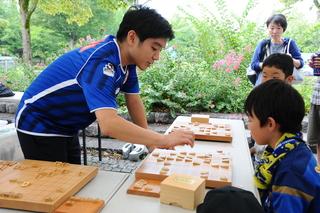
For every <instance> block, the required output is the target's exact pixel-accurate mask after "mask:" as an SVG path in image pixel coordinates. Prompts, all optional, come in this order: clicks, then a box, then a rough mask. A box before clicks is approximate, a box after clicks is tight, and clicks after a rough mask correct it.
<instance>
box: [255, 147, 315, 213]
mask: <svg viewBox="0 0 320 213" xmlns="http://www.w3.org/2000/svg"><path fill="white" fill-rule="evenodd" d="M265 195H266V196H263V197H262V198H261V203H264V204H265V205H264V206H265V207H267V208H266V212H270V213H271V212H278V213H282V212H290V213H295V212H297V213H298V212H299V213H302V212H304V213H316V212H317V213H319V212H320V168H319V166H317V161H316V159H315V158H314V156H313V153H312V152H311V151H310V149H308V148H307V146H306V145H305V143H301V144H299V145H298V146H297V147H296V148H295V149H293V150H291V151H290V152H289V153H288V154H287V155H286V156H285V157H284V158H283V159H282V160H281V162H280V163H279V165H278V166H277V168H276V169H275V171H274V174H273V181H272V184H271V185H270V188H269V192H266V193H265ZM264 197H268V199H267V202H265V200H264Z"/></svg>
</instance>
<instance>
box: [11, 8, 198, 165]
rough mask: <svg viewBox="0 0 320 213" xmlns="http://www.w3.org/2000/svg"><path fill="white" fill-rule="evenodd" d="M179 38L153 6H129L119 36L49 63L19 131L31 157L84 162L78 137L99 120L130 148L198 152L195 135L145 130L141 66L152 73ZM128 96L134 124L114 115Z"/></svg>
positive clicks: (29, 95)
mask: <svg viewBox="0 0 320 213" xmlns="http://www.w3.org/2000/svg"><path fill="white" fill-rule="evenodd" d="M173 38H174V33H173V31H172V28H171V25H170V24H169V23H168V21H167V20H165V19H164V18H163V17H162V16H161V15H160V14H159V13H157V12H156V11H155V10H153V9H150V8H148V7H142V6H135V7H133V8H130V9H129V10H128V11H127V12H126V14H125V15H124V17H123V20H122V22H121V24H120V26H119V30H118V32H117V36H116V37H115V36H111V35H109V36H107V37H106V38H105V39H104V40H101V41H98V42H94V43H92V44H89V45H87V46H84V47H82V48H79V49H75V50H73V51H70V52H68V53H66V54H64V55H63V56H61V57H60V58H58V59H57V60H55V61H54V62H53V63H52V64H50V65H49V66H48V67H47V68H46V69H45V70H44V71H43V72H42V73H41V74H40V75H39V76H38V77H37V78H36V79H35V81H34V82H33V83H32V84H31V85H30V87H29V88H28V89H27V90H26V91H25V93H24V95H23V97H22V99H21V102H20V104H19V106H18V110H17V113H16V120H15V123H16V128H17V133H18V137H19V141H20V144H21V148H22V151H23V154H24V157H25V158H26V159H34V160H46V161H63V162H69V163H75V164H80V163H81V152H80V144H79V138H78V131H79V130H81V129H83V128H85V127H87V126H88V125H90V124H91V123H92V122H94V121H95V120H97V121H98V123H99V127H100V129H101V132H102V133H103V134H105V135H109V136H111V137H114V138H117V139H119V140H122V141H125V142H131V143H136V144H144V145H146V146H147V147H148V148H149V151H152V150H153V149H154V148H156V147H157V148H168V149H171V148H173V147H174V146H176V145H183V144H187V145H190V146H193V143H194V134H193V132H191V131H177V132H175V133H172V134H170V135H161V134H158V133H156V132H153V131H149V130H147V128H148V124H147V120H146V114H145V110H144V107H143V104H142V101H141V98H140V94H139V83H138V77H137V73H136V66H137V67H139V68H140V69H141V70H145V69H147V68H148V67H149V66H151V65H152V64H153V63H154V61H155V60H158V59H159V54H160V51H161V50H162V49H163V48H164V47H165V45H166V43H167V41H168V40H172V39H173ZM119 92H122V93H124V94H125V98H126V104H127V107H128V111H129V114H130V116H131V119H132V121H133V123H131V122H129V121H127V120H125V119H123V118H121V117H120V116H118V115H117V103H116V97H117V95H118V94H119Z"/></svg>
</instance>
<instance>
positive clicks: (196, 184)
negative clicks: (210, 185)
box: [160, 173, 205, 210]
mask: <svg viewBox="0 0 320 213" xmlns="http://www.w3.org/2000/svg"><path fill="white" fill-rule="evenodd" d="M204 196H205V179H203V178H198V177H193V176H188V175H182V174H178V173H174V174H171V175H170V176H168V177H167V178H166V179H165V180H163V181H162V182H161V185H160V202H161V203H164V204H169V205H175V206H179V207H182V208H184V209H189V210H194V209H195V208H196V207H197V206H198V205H199V204H200V203H201V202H202V200H203V198H204Z"/></svg>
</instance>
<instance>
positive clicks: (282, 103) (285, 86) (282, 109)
mask: <svg viewBox="0 0 320 213" xmlns="http://www.w3.org/2000/svg"><path fill="white" fill-rule="evenodd" d="M244 110H245V113H246V114H247V115H250V116H253V112H254V114H255V116H256V117H257V118H258V119H259V120H260V126H261V127H263V126H265V125H267V124H268V117H272V118H273V119H274V120H275V122H276V123H277V124H279V125H280V128H279V131H280V132H282V133H285V132H290V133H294V132H299V131H301V129H302V125H301V122H302V120H303V117H304V115H305V107H304V101H303V98H302V96H301V95H300V93H299V92H298V91H297V90H296V89H295V88H294V87H292V86H291V85H290V84H289V83H287V82H285V81H283V80H280V79H271V80H268V81H266V82H264V83H262V84H260V85H259V86H257V87H255V88H254V89H253V90H252V91H251V92H250V94H249V96H248V97H247V99H246V101H245V104H244Z"/></svg>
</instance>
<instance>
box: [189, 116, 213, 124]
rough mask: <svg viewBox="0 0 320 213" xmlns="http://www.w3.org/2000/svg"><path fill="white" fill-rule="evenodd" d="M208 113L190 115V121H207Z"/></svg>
mask: <svg viewBox="0 0 320 213" xmlns="http://www.w3.org/2000/svg"><path fill="white" fill-rule="evenodd" d="M209 118H210V116H209V115H191V122H192V123H196V122H198V123H209Z"/></svg>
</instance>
